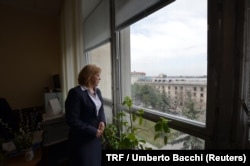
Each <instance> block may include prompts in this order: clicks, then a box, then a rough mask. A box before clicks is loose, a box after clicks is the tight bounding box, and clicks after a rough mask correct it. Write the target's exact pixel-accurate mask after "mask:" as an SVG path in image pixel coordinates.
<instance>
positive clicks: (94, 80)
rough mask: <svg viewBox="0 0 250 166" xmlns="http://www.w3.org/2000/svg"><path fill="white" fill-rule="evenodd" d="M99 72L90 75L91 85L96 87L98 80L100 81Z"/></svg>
mask: <svg viewBox="0 0 250 166" xmlns="http://www.w3.org/2000/svg"><path fill="white" fill-rule="evenodd" d="M100 74H101V73H97V74H95V75H93V77H92V79H91V80H92V81H91V82H92V85H93V86H94V87H96V86H98V84H99V82H100V80H101V77H100Z"/></svg>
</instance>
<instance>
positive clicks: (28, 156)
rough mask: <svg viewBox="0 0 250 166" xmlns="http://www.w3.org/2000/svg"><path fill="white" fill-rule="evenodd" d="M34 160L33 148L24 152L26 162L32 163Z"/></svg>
mask: <svg viewBox="0 0 250 166" xmlns="http://www.w3.org/2000/svg"><path fill="white" fill-rule="evenodd" d="M33 158H34V151H33V149H32V147H31V148H28V149H26V150H25V152H24V160H25V161H31V160H32V159H33Z"/></svg>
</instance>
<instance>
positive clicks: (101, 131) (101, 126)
mask: <svg viewBox="0 0 250 166" xmlns="http://www.w3.org/2000/svg"><path fill="white" fill-rule="evenodd" d="M104 129H105V124H104V122H100V123H99V126H98V130H97V132H96V137H97V138H100V137H101V136H102V134H103V132H104Z"/></svg>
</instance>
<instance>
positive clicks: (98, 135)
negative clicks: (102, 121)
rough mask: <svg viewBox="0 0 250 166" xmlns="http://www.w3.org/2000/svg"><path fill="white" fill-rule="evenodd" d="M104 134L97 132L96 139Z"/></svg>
mask: <svg viewBox="0 0 250 166" xmlns="http://www.w3.org/2000/svg"><path fill="white" fill-rule="evenodd" d="M102 134H103V132H102V131H101V130H99V129H98V130H97V132H96V138H100V137H101V136H102Z"/></svg>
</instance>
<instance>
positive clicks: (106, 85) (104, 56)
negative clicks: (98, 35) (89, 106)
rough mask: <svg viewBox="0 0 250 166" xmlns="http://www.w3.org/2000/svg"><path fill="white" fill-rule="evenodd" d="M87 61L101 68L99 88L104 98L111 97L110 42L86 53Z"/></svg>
mask: <svg viewBox="0 0 250 166" xmlns="http://www.w3.org/2000/svg"><path fill="white" fill-rule="evenodd" d="M87 55H88V59H89V63H90V64H95V65H97V66H98V67H100V68H101V69H102V73H101V81H100V83H99V86H98V87H99V88H100V89H101V92H102V96H103V97H104V98H106V99H110V100H111V99H112V92H111V85H112V84H111V81H112V80H111V53H110V43H107V44H104V45H102V46H100V47H98V48H95V49H93V50H91V51H89V52H88V53H87Z"/></svg>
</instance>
